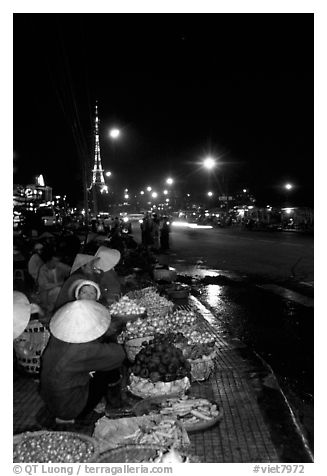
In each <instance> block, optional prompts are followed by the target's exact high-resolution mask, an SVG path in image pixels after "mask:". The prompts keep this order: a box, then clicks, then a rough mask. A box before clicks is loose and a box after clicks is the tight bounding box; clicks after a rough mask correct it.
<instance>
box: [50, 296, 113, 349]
mask: <svg viewBox="0 0 327 476" xmlns="http://www.w3.org/2000/svg"><path fill="white" fill-rule="evenodd" d="M110 321H111V318H110V314H109V311H108V309H107V308H105V307H104V306H102V304H99V303H98V302H95V301H89V300H85V299H83V300H80V301H73V302H69V303H67V304H65V305H64V306H62V307H61V308H59V309H58V311H57V312H56V313H55V314H54V316H53V317H52V319H51V321H50V331H51V332H52V334H53V335H54V336H55V337H57V339H60V340H62V341H64V342H70V343H74V344H81V343H83V342H91V341H92V340H95V339H97V338H98V337H100V336H102V335H103V334H104V333H105V332H106V331H107V330H108V328H109V326H110Z"/></svg>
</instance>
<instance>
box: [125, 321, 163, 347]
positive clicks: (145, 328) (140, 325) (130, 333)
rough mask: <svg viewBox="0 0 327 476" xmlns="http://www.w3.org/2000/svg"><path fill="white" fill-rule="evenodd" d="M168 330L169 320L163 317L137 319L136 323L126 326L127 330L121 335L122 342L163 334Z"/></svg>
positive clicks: (129, 323)
mask: <svg viewBox="0 0 327 476" xmlns="http://www.w3.org/2000/svg"><path fill="white" fill-rule="evenodd" d="M166 330H167V320H166V319H165V318H162V317H148V318H147V319H136V320H135V321H134V322H128V323H127V324H126V330H125V331H124V332H123V333H122V335H121V341H122V342H124V341H126V340H130V339H137V338H139V337H145V336H150V335H153V334H163V333H164V332H165V331H166Z"/></svg>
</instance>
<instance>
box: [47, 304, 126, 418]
mask: <svg viewBox="0 0 327 476" xmlns="http://www.w3.org/2000/svg"><path fill="white" fill-rule="evenodd" d="M110 322H111V319H110V314H109V311H108V309H107V308H105V307H104V306H102V305H101V304H100V303H98V302H96V301H94V300H91V299H81V300H76V301H74V302H69V303H67V304H65V305H64V306H62V307H61V308H60V309H58V310H57V312H56V313H55V314H54V316H53V317H52V319H51V321H50V332H51V337H50V340H49V342H48V345H47V347H46V349H45V351H44V353H43V355H42V365H41V378H40V383H41V396H42V398H43V400H44V401H45V403H46V405H47V407H48V410H49V411H50V413H51V414H52V415H53V417H55V418H56V421H57V423H64V424H69V423H73V422H74V420H75V419H76V418H77V417H80V416H82V415H85V414H86V413H88V411H91V410H92V409H93V408H94V407H95V406H96V404H97V403H98V402H99V401H100V399H101V398H102V396H104V395H106V394H107V396H108V394H109V401H108V405H109V406H110V405H112V406H115V405H116V403H117V402H114V401H113V400H112V399H111V400H110V396H111V397H112V398H113V395H114V394H113V392H112V391H111V394H110V392H109V390H108V386H109V385H110V388H114V389H115V390H116V394H117V392H120V386H119V383H120V367H121V366H122V363H123V361H124V359H125V352H124V350H123V347H122V346H121V345H119V344H116V343H107V342H105V341H104V337H105V334H106V333H107V332H109V331H110V329H109V327H110ZM116 396H117V395H116Z"/></svg>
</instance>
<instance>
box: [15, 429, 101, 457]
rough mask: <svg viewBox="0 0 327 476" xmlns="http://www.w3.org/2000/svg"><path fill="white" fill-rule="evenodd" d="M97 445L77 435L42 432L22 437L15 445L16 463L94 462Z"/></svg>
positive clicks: (89, 439)
mask: <svg viewBox="0 0 327 476" xmlns="http://www.w3.org/2000/svg"><path fill="white" fill-rule="evenodd" d="M94 457H95V443H94V444H92V440H91V438H88V439H87V438H86V437H81V436H80V435H78V434H75V433H69V432H55V431H41V432H34V433H33V432H31V433H26V434H24V435H22V438H21V441H19V442H18V443H16V444H14V458H13V461H14V463H79V462H88V461H92V460H93V458H94Z"/></svg>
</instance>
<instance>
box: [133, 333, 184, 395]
mask: <svg viewBox="0 0 327 476" xmlns="http://www.w3.org/2000/svg"><path fill="white" fill-rule="evenodd" d="M190 370H191V364H190V363H189V362H188V361H187V359H186V358H185V357H184V356H183V352H182V350H181V349H178V348H177V347H176V346H175V345H174V344H172V343H171V342H170V340H169V339H167V337H166V336H162V335H157V336H155V338H154V339H153V340H152V341H151V342H149V343H148V344H146V345H144V346H143V347H142V349H141V350H140V351H139V353H138V354H137V355H136V357H135V363H134V365H133V366H132V368H131V375H130V385H129V390H130V392H131V393H133V394H134V395H136V396H138V397H141V398H147V397H151V396H156V395H178V394H184V393H185V392H186V390H187V389H188V388H189V387H190V381H189V375H190Z"/></svg>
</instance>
